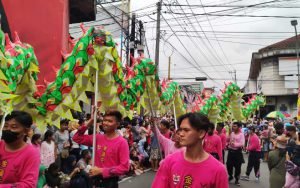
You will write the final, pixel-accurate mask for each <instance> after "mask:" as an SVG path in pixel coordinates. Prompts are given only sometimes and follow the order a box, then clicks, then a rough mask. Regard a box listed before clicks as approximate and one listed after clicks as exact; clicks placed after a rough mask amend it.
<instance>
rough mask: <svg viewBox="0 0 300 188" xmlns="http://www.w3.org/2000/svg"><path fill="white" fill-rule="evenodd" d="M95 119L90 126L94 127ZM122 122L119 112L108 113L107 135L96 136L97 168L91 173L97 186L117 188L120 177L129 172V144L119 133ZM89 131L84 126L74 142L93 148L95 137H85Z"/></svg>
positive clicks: (106, 117)
mask: <svg viewBox="0 0 300 188" xmlns="http://www.w3.org/2000/svg"><path fill="white" fill-rule="evenodd" d="M93 114H94V113H93ZM93 119H94V118H93V117H92V118H91V121H89V123H88V124H87V125H88V126H91V125H92V122H93ZM121 120H122V114H121V113H120V112H119V111H107V112H106V113H105V115H104V119H103V126H102V127H103V131H104V133H105V134H104V135H103V134H97V135H96V153H95V167H92V168H91V170H90V173H89V174H90V176H93V177H95V179H96V184H95V185H96V186H100V187H106V188H117V187H118V179H119V176H121V175H124V174H126V173H127V172H128V171H129V167H130V166H129V147H128V143H127V141H126V140H125V138H123V137H122V136H120V135H119V134H118V132H117V128H118V126H120V123H121ZM87 129H88V127H87V126H82V127H81V128H80V129H79V130H78V131H77V133H76V134H75V135H74V137H73V140H74V141H75V142H77V143H78V144H84V145H86V146H92V145H93V135H84V133H85V131H86V130H87Z"/></svg>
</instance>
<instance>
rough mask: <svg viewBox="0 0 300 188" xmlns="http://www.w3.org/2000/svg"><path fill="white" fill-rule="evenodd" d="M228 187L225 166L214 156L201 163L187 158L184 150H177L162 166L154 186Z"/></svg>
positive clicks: (155, 187) (156, 187) (180, 187)
mask: <svg viewBox="0 0 300 188" xmlns="http://www.w3.org/2000/svg"><path fill="white" fill-rule="evenodd" d="M182 187H189V188H206V187H207V188H220V187H221V188H228V187H229V185H228V176H227V171H226V169H225V166H224V165H223V164H222V163H220V162H219V161H218V160H216V159H215V158H214V157H212V156H211V155H209V157H208V158H207V159H206V160H204V161H202V162H200V163H191V162H188V161H186V160H185V158H184V151H181V152H176V153H174V154H172V155H170V156H169V157H168V158H166V159H165V160H164V162H163V163H162V165H161V166H160V168H159V170H158V172H157V174H156V176H155V179H154V181H153V184H152V188H182Z"/></svg>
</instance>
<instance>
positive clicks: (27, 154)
mask: <svg viewBox="0 0 300 188" xmlns="http://www.w3.org/2000/svg"><path fill="white" fill-rule="evenodd" d="M31 125H32V118H31V116H30V115H29V114H28V113H26V112H22V111H13V112H12V113H11V114H9V115H8V116H6V118H5V124H4V127H3V131H2V138H1V139H2V140H1V141H0V187H1V188H12V187H17V188H28V187H36V184H37V180H38V176H39V165H40V156H39V153H38V151H37V149H36V148H34V147H33V146H32V145H31V144H27V143H26V141H24V140H25V138H26V137H27V134H28V132H29V130H30V127H31Z"/></svg>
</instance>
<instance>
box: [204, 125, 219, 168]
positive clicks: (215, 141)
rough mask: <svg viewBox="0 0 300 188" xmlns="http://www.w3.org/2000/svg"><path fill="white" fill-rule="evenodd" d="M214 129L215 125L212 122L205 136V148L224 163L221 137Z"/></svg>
mask: <svg viewBox="0 0 300 188" xmlns="http://www.w3.org/2000/svg"><path fill="white" fill-rule="evenodd" d="M214 131H215V125H214V124H212V123H211V124H210V125H209V127H208V131H207V135H206V136H205V138H204V142H203V149H204V150H205V151H206V152H207V153H210V154H211V155H212V156H213V157H214V158H216V159H217V160H219V161H220V162H221V163H223V156H222V142H221V138H220V137H219V136H218V135H217V134H215V133H214Z"/></svg>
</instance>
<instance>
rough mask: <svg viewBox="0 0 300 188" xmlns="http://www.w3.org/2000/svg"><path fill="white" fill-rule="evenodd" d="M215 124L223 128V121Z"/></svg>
mask: <svg viewBox="0 0 300 188" xmlns="http://www.w3.org/2000/svg"><path fill="white" fill-rule="evenodd" d="M217 126H219V127H221V128H224V126H225V125H224V123H223V122H220V123H217Z"/></svg>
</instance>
